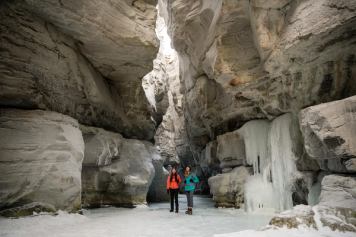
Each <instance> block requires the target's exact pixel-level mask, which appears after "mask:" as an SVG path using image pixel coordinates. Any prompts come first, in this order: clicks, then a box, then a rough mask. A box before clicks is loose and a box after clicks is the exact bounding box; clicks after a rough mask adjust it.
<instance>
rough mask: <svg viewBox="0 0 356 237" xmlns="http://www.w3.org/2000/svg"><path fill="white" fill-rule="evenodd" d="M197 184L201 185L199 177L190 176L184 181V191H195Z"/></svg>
mask: <svg viewBox="0 0 356 237" xmlns="http://www.w3.org/2000/svg"><path fill="white" fill-rule="evenodd" d="M196 183H199V179H198V177H197V176H195V175H193V174H189V175H188V176H186V177H185V180H184V191H186V192H188V191H194V190H195V184H196Z"/></svg>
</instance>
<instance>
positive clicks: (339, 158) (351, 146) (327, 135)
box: [299, 96, 356, 173]
mask: <svg viewBox="0 0 356 237" xmlns="http://www.w3.org/2000/svg"><path fill="white" fill-rule="evenodd" d="M355 116H356V96H352V97H349V98H346V99H343V100H338V101H333V102H329V103H324V104H319V105H315V106H311V107H308V108H306V109H304V110H302V111H301V112H300V115H299V117H300V128H301V130H302V133H303V137H304V145H305V149H306V151H307V153H308V155H309V156H310V157H312V158H313V159H316V160H318V161H319V163H320V165H321V168H322V169H324V170H329V171H334V172H350V173H354V172H356V170H355V165H354V159H355V157H356V137H355V134H356V119H355Z"/></svg>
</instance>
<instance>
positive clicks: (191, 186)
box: [184, 166, 199, 215]
mask: <svg viewBox="0 0 356 237" xmlns="http://www.w3.org/2000/svg"><path fill="white" fill-rule="evenodd" d="M184 177H185V180H184V191H185V193H186V195H187V203H188V210H187V211H186V212H185V214H188V215H192V214H193V194H194V190H195V184H196V183H199V179H198V177H197V176H196V175H193V174H191V173H190V167H189V166H187V167H185V170H184Z"/></svg>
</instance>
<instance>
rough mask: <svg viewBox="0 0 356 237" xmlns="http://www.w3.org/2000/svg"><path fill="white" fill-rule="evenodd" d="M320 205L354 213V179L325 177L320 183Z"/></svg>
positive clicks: (355, 207)
mask: <svg viewBox="0 0 356 237" xmlns="http://www.w3.org/2000/svg"><path fill="white" fill-rule="evenodd" d="M320 205H325V206H331V207H337V208H351V209H353V210H354V211H356V177H350V176H341V175H327V176H325V177H324V178H323V180H322V182H321V194H320Z"/></svg>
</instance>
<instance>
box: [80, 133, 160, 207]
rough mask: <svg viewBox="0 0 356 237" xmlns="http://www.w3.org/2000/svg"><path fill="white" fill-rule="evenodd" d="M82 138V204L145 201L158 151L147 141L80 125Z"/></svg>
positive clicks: (130, 204) (128, 205) (116, 204)
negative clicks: (83, 150)
mask: <svg viewBox="0 0 356 237" xmlns="http://www.w3.org/2000/svg"><path fill="white" fill-rule="evenodd" d="M81 130H82V132H83V136H84V142H85V145H86V146H85V156H84V161H83V172H82V187H83V190H82V195H83V205H84V206H86V207H98V206H101V205H115V206H127V207H131V206H135V205H138V204H143V203H146V196H147V192H148V190H149V187H150V185H151V183H152V180H153V178H154V176H155V167H154V166H153V164H152V161H153V159H157V157H158V156H159V153H158V151H157V149H156V148H155V147H154V146H153V145H152V144H151V143H149V142H145V141H140V140H134V139H125V138H123V137H122V136H121V135H120V134H117V133H113V132H109V131H106V130H104V129H101V128H95V127H87V126H81Z"/></svg>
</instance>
